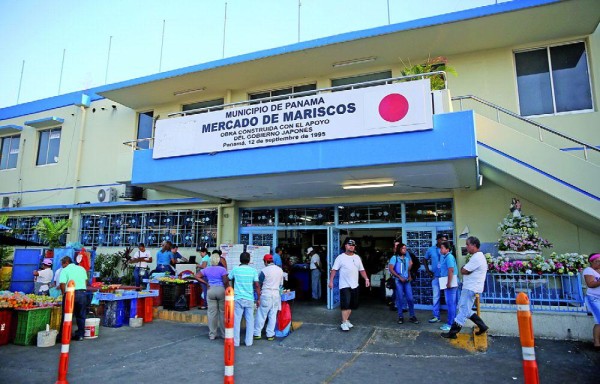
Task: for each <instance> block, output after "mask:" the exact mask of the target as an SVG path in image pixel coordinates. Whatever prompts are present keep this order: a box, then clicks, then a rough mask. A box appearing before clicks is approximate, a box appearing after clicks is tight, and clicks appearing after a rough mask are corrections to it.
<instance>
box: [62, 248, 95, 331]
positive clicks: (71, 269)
mask: <svg viewBox="0 0 600 384" xmlns="http://www.w3.org/2000/svg"><path fill="white" fill-rule="evenodd" d="M60 262H61V264H62V271H61V272H60V290H61V291H62V294H63V321H64V317H65V298H66V296H67V295H65V292H66V291H67V284H68V283H69V281H70V280H73V282H74V283H75V300H74V303H73V304H74V305H73V317H75V319H76V323H77V331H76V332H75V335H74V336H73V340H77V341H81V340H83V336H84V335H85V315H86V309H87V296H86V294H85V291H86V287H87V280H88V276H87V272H86V270H85V269H84V268H83V267H80V266H79V265H75V264H73V262H72V260H71V258H70V257H69V256H65V257H63V258H62V259H60ZM60 324H61V330H60V332H62V324H63V322H61V323H60ZM60 332H59V333H60Z"/></svg>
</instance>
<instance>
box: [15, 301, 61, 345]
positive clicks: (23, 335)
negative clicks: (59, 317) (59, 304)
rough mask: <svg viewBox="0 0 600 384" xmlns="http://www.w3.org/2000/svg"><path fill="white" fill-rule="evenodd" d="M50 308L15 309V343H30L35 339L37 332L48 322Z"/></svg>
mask: <svg viewBox="0 0 600 384" xmlns="http://www.w3.org/2000/svg"><path fill="white" fill-rule="evenodd" d="M51 309H52V308H48V307H47V308H35V309H27V310H16V311H17V314H18V315H17V316H18V320H17V334H16V335H15V341H14V343H15V344H18V345H32V344H35V342H36V341H37V333H38V332H39V331H43V330H45V329H46V324H50V315H51V312H50V311H51Z"/></svg>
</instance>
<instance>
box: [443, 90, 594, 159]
mask: <svg viewBox="0 0 600 384" xmlns="http://www.w3.org/2000/svg"><path fill="white" fill-rule="evenodd" d="M469 99H470V100H474V101H477V102H479V103H481V104H484V105H486V106H488V107H490V108H493V109H495V110H496V116H497V121H498V122H500V116H499V114H498V112H502V113H505V114H507V115H509V116H511V117H514V118H516V119H517V120H521V121H524V122H526V123H528V124H531V125H534V126H536V127H537V128H538V132H539V139H540V141H544V139H543V137H542V130H544V131H546V132H550V133H552V134H554V135H556V136H559V137H561V138H563V139H566V140H569V141H571V142H573V143H576V144H579V145H581V146H582V147H583V156H584V158H585V160H588V152H587V150H588V149H591V150H592V151H596V152H598V153H600V148H597V147H595V146H593V145H590V144H587V143H584V142H583V141H581V140H577V139H575V138H573V137H570V136H567V135H565V134H564V133H561V132H558V131H556V130H554V129H552V128H549V127H547V126H545V125H543V124H540V123H538V122H535V121H533V120H530V119H528V118H526V117H523V116H521V115H519V114H516V113H514V112H512V111H509V110H508V109H505V108H503V107H501V106H499V105H496V104H494V103H491V102H489V101H487V100H484V99H482V98H480V97H477V96H474V95H465V96H455V97H453V98H452V101H458V102H459V105H460V110H461V111H462V110H463V105H462V101H463V100H469Z"/></svg>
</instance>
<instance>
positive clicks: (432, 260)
mask: <svg viewBox="0 0 600 384" xmlns="http://www.w3.org/2000/svg"><path fill="white" fill-rule="evenodd" d="M436 240H437V242H436V244H435V245H432V246H431V247H430V248H429V249H428V250H427V252H425V260H427V263H425V270H426V271H427V273H429V276H430V277H432V279H431V289H432V292H433V309H432V311H433V317H432V318H431V319H429V322H430V323H439V322H440V283H439V280H438V279H439V277H440V271H441V263H440V261H441V260H442V254H441V252H440V247H441V246H442V242H443V241H448V236H446V235H444V234H443V233H439V234H438V235H437V236H436ZM429 264H431V268H430V267H429Z"/></svg>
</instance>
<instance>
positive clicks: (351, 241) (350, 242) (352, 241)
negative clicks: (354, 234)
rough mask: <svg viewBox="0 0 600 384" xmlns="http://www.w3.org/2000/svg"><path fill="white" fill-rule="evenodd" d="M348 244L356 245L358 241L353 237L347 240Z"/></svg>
mask: <svg viewBox="0 0 600 384" xmlns="http://www.w3.org/2000/svg"><path fill="white" fill-rule="evenodd" d="M346 245H356V242H355V241H354V240H352V239H350V240H348V241H346Z"/></svg>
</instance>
